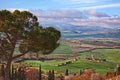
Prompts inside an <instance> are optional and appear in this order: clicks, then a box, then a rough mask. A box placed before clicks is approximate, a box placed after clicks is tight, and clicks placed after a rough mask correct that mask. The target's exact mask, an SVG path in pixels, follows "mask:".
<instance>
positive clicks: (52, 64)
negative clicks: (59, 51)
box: [24, 60, 115, 73]
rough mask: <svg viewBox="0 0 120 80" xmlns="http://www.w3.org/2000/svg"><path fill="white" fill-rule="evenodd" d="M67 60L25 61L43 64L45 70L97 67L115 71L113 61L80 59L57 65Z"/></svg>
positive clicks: (98, 69)
mask: <svg viewBox="0 0 120 80" xmlns="http://www.w3.org/2000/svg"><path fill="white" fill-rule="evenodd" d="M65 62H66V60H62V61H55V60H53V61H45V62H41V61H35V60H26V61H24V63H29V64H32V66H33V67H38V66H39V64H41V65H42V69H44V70H58V71H60V70H63V71H65V70H66V69H69V71H70V72H79V71H80V70H83V69H86V68H93V69H96V71H97V72H100V73H106V72H108V71H114V66H115V65H114V64H112V63H98V62H88V61H85V60H78V61H75V62H73V63H72V64H68V65H65V66H61V67H58V66H57V65H58V64H60V63H65Z"/></svg>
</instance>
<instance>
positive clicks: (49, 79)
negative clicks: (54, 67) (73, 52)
mask: <svg viewBox="0 0 120 80" xmlns="http://www.w3.org/2000/svg"><path fill="white" fill-rule="evenodd" d="M48 80H52V73H51V70H49V72H48Z"/></svg>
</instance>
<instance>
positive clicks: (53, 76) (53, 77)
mask: <svg viewBox="0 0 120 80" xmlns="http://www.w3.org/2000/svg"><path fill="white" fill-rule="evenodd" d="M51 76H52V80H54V79H55V75H54V70H52V75H51Z"/></svg>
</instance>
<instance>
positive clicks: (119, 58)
mask: <svg viewBox="0 0 120 80" xmlns="http://www.w3.org/2000/svg"><path fill="white" fill-rule="evenodd" d="M91 54H93V55H94V57H95V58H102V59H106V60H107V61H109V62H113V63H119V64H120V49H97V50H95V51H94V52H84V53H80V55H81V56H83V57H91Z"/></svg>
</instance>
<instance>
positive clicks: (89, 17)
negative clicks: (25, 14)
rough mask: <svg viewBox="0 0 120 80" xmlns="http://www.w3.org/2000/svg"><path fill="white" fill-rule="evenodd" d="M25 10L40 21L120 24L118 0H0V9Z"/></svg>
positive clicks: (111, 25)
mask: <svg viewBox="0 0 120 80" xmlns="http://www.w3.org/2000/svg"><path fill="white" fill-rule="evenodd" d="M3 9H7V10H10V11H14V10H15V9H19V10H21V11H23V10H27V11H30V12H32V13H33V14H34V15H36V16H37V17H38V19H39V21H40V22H58V23H68V24H72V25H77V26H100V27H119V26H120V0H0V10H3Z"/></svg>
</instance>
